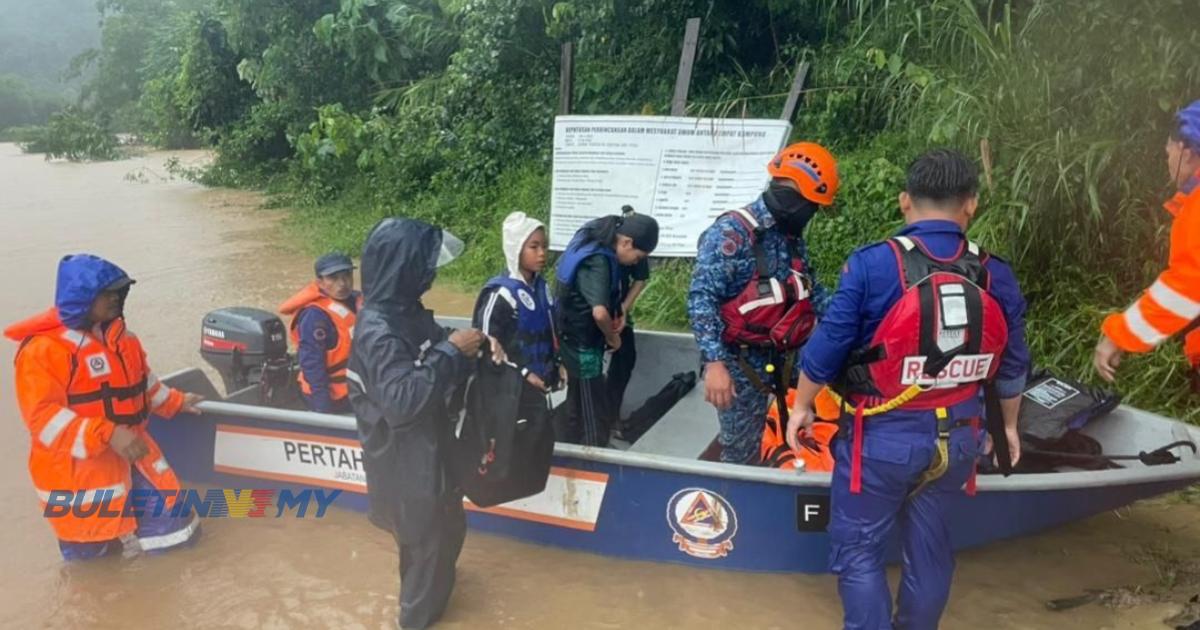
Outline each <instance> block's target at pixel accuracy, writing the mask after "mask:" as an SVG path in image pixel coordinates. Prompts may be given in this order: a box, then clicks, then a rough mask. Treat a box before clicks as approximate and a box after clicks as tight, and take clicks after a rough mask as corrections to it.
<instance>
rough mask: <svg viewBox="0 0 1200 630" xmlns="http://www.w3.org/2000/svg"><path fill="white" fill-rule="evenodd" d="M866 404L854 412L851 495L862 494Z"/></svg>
mask: <svg viewBox="0 0 1200 630" xmlns="http://www.w3.org/2000/svg"><path fill="white" fill-rule="evenodd" d="M864 404H865V403H862V402H860V403H858V407H857V408H856V409H855V410H854V438H853V439H854V446H853V448H852V449H851V455H850V494H861V493H862V449H863V417H864V416H865V415H866V409H865V407H864Z"/></svg>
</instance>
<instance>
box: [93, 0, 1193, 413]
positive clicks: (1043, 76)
mask: <svg viewBox="0 0 1200 630" xmlns="http://www.w3.org/2000/svg"><path fill="white" fill-rule="evenodd" d="M101 8H102V10H103V11H104V16H105V19H104V23H103V40H102V43H101V46H100V48H99V49H98V51H97V52H95V53H94V54H92V55H90V56H89V57H87V58H86V59H88V60H91V61H92V62H93V63H94V66H95V72H96V75H95V77H96V78H95V80H94V81H93V82H92V83H90V84H89V89H88V90H87V94H86V98H85V105H86V106H87V107H88V111H90V112H92V113H94V115H95V116H96V117H97V119H98V120H101V121H112V123H113V124H114V125H118V126H121V125H131V126H132V127H133V128H134V130H136V131H139V132H142V133H144V134H147V135H149V136H150V137H152V138H154V139H155V140H156V141H158V142H160V143H164V144H172V143H174V142H177V140H176V139H178V138H188V139H190V141H199V142H207V143H211V144H213V145H214V146H215V147H216V149H217V152H218V158H217V160H216V163H215V165H214V167H213V168H212V170H211V171H210V172H209V173H208V174H207V181H209V182H212V183H227V184H235V185H270V186H271V187H272V189H273V190H277V191H281V192H286V193H287V194H288V198H289V199H290V201H291V202H293V203H294V204H296V205H298V206H299V207H300V208H301V210H300V211H299V212H298V214H297V216H298V217H299V218H300V219H301V220H302V223H303V225H304V226H305V227H304V229H306V230H308V232H307V233H309V234H311V235H313V236H314V240H315V242H317V243H320V244H322V245H324V244H329V243H332V242H336V243H337V244H339V245H341V246H343V247H346V246H354V245H356V244H357V242H358V240H359V239H361V238H362V237H363V236H364V235H365V231H366V228H367V227H369V225H370V224H371V223H372V222H373V221H374V220H376V219H377V218H378V217H380V216H384V215H387V214H391V213H403V214H408V215H411V216H419V217H422V218H426V219H428V220H431V221H435V222H438V223H441V224H444V225H447V226H449V227H451V228H452V229H454V230H456V232H461V233H462V234H463V235H465V236H467V237H468V240H469V241H470V242H471V244H472V245H473V246H474V249H473V250H472V251H473V253H472V254H471V256H470V257H469V259H468V260H467V261H466V262H464V264H462V265H458V266H456V267H453V268H451V269H450V270H449V272H450V273H451V274H454V275H455V276H456V277H458V278H459V279H461V280H463V281H466V282H470V283H477V282H478V281H479V280H480V279H481V278H482V277H483V276H485V275H487V273H489V272H490V271H492V270H493V269H498V268H500V266H501V264H502V256H501V252H500V250H499V247H498V246H497V243H498V232H499V230H498V227H497V226H498V222H499V218H500V217H502V216H503V214H504V213H506V212H508V211H511V210H514V209H521V210H525V211H527V212H530V213H532V214H535V215H539V216H541V217H542V218H545V215H546V210H547V207H548V205H549V194H548V188H549V176H548V173H549V170H550V146H551V135H552V131H553V117H554V114H555V113H556V110H557V107H558V98H557V88H558V66H559V46H560V44H561V43H563V42H566V41H571V42H574V43H575V47H576V73H575V100H574V103H573V104H574V108H575V110H576V111H577V112H581V113H590V114H642V113H644V114H663V113H666V112H667V111H668V110H669V105H670V99H671V91H672V88H673V84H674V77H675V70H676V64H677V62H678V58H679V45H680V42H681V39H682V33H683V26H684V22H685V20H686V19H687V18H689V17H701V18H702V28H701V34H700V47H699V50H698V55H697V59H696V65H695V73H694V77H693V81H692V86H691V91H690V102H689V106H688V113H689V114H690V115H697V116H722V117H740V116H751V117H775V116H777V115H778V112H779V111H780V108H781V106H782V105H783V102H784V99H785V97H786V92H787V89H788V86H789V85H790V83H791V80H792V73H793V71H794V68H795V67H796V64H797V63H798V62H800V61H810V62H812V64H813V71H812V73H811V74H810V79H809V86H810V87H809V89H808V90H807V91H806V93H805V96H804V99H803V103H802V107H801V110H800V112H799V114H798V115H797V119H796V121H795V132H794V136H795V137H796V138H805V139H812V140H816V141H820V142H824V143H826V144H828V145H829V146H831V147H832V148H833V149H834V150H835V153H836V154H837V155H838V156H839V159H840V162H841V169H842V172H843V189H842V190H843V192H842V193H841V195H840V198H839V203H838V208H837V211H836V213H835V214H830V215H827V216H822V217H820V218H818V219H817V220H816V221H814V222H813V225H812V227H811V228H810V233H809V235H808V237H809V241H810V249H811V251H812V252H813V255H814V257H815V262H816V266H817V268H818V270H819V271H821V272H822V274H823V277H824V279H825V280H826V281H827V282H830V283H832V282H834V281H836V271H837V269H838V268H839V267H840V265H841V261H842V260H843V259H844V257H845V256H846V255H847V254H848V253H849V252H850V251H851V250H852V249H853V248H854V247H855V246H857V245H860V244H862V243H864V242H866V241H869V240H872V239H876V238H879V237H881V236H883V235H885V234H887V233H888V232H889V231H890V230H891V229H893V228H894V227H895V226H896V225H897V224H898V223H899V221H900V217H899V214H898V213H897V211H896V209H895V206H896V202H895V197H896V193H897V192H898V190H899V187H900V185H901V182H902V175H903V171H904V167H905V166H906V164H907V162H908V161H909V160H910V159H912V157H913V156H915V155H916V154H917V153H919V152H920V151H922V150H924V149H927V148H929V147H931V146H935V145H950V146H955V147H957V148H959V149H962V150H964V151H966V152H967V153H968V154H969V155H972V156H977V157H978V158H979V160H980V162H981V163H984V164H986V165H988V171H987V174H986V175H987V176H986V179H987V186H986V187H985V190H984V192H983V200H982V201H983V204H982V206H983V208H984V209H985V210H984V212H982V214H981V216H980V218H979V220H978V221H977V222H976V225H975V226H974V228H973V232H972V233H973V236H974V237H975V238H977V239H979V240H981V241H982V242H983V243H984V244H985V245H987V246H988V247H989V248H991V249H993V250H995V251H997V252H998V253H1000V254H1002V255H1005V256H1007V257H1009V258H1010V259H1011V260H1012V261H1013V262H1014V264H1015V265H1016V267H1017V269H1018V272H1019V275H1020V277H1021V279H1022V281H1023V284H1024V288H1025V290H1026V292H1027V294H1028V296H1029V298H1030V316H1029V321H1030V338H1031V340H1032V343H1033V345H1034V347H1035V349H1036V351H1037V356H1038V357H1039V360H1040V361H1041V362H1042V363H1044V364H1047V365H1050V366H1052V367H1056V368H1059V369H1064V370H1067V371H1070V372H1072V373H1078V374H1082V373H1085V372H1086V365H1087V360H1088V356H1089V352H1090V349H1091V346H1092V345H1093V344H1094V341H1095V337H1096V334H1097V333H1096V327H1097V323H1098V319H1099V317H1100V315H1101V313H1102V312H1103V311H1104V310H1105V309H1110V308H1114V307H1118V306H1120V305H1122V304H1123V303H1125V302H1127V301H1128V300H1130V299H1131V298H1132V296H1133V295H1134V294H1135V293H1136V291H1138V290H1139V289H1140V288H1141V287H1142V286H1144V285H1145V284H1146V283H1147V282H1148V280H1149V279H1150V278H1151V277H1152V274H1153V272H1154V271H1155V269H1156V268H1158V267H1159V266H1161V264H1162V262H1163V253H1164V247H1165V238H1164V234H1163V227H1164V224H1165V221H1166V217H1164V216H1162V213H1158V212H1156V211H1154V210H1153V208H1156V207H1157V205H1158V203H1159V202H1160V201H1161V200H1162V198H1163V197H1164V196H1166V195H1167V194H1168V193H1169V192H1170V190H1169V187H1168V185H1167V182H1166V177H1165V170H1166V169H1165V165H1164V164H1163V163H1162V158H1161V157H1160V156H1161V153H1160V152H1161V146H1162V141H1163V139H1164V138H1165V137H1166V134H1167V131H1168V130H1169V127H1170V125H1171V116H1172V113H1173V112H1174V111H1175V110H1176V109H1177V108H1179V107H1180V106H1181V105H1183V104H1185V103H1186V102H1188V101H1189V100H1191V99H1194V98H1197V97H1200V65H1198V64H1196V63H1194V56H1195V52H1196V51H1197V50H1200V29H1196V28H1195V25H1196V19H1195V15H1194V2H1193V1H1192V0H1127V1H1126V2H1095V1H1093V0H804V1H800V2H796V1H788V0H586V1H585V0H570V1H554V0H168V1H160V0H103V1H102V2H101ZM687 271H688V268H687V262H686V261H681V262H672V263H670V264H666V265H663V266H662V267H661V268H660V269H659V273H656V274H655V277H654V279H653V281H652V283H651V286H650V289H649V291H648V293H647V296H646V300H647V303H648V304H651V305H653V308H651V309H648V311H647V313H646V314H645V315H644V316H643V317H641V318H640V319H642V321H643V322H647V323H655V324H658V325H665V326H673V327H679V326H682V325H683V324H684V323H685V314H684V312H683V308H682V302H683V288H684V284H685V283H686V280H687ZM1178 365H1179V364H1178V352H1177V351H1176V350H1170V351H1168V352H1164V353H1159V354H1158V355H1155V356H1152V357H1147V358H1144V359H1139V360H1137V361H1135V362H1134V366H1133V369H1131V370H1129V372H1128V373H1127V374H1128V375H1129V376H1128V379H1127V381H1126V386H1127V388H1128V393H1130V394H1131V395H1132V397H1133V400H1134V402H1137V403H1140V404H1143V405H1146V406H1151V407H1154V408H1157V409H1160V410H1165V411H1170V412H1173V413H1176V414H1184V413H1188V414H1194V413H1195V412H1192V411H1191V409H1190V408H1189V407H1188V406H1187V405H1186V404H1184V402H1183V400H1182V398H1181V396H1182V395H1181V394H1175V393H1171V394H1167V393H1165V391H1166V390H1165V389H1164V386H1163V383H1164V382H1171V383H1172V384H1171V386H1170V388H1171V389H1170V391H1171V392H1175V391H1183V387H1182V385H1181V384H1179V383H1178V382H1177V380H1178V379H1177V378H1176V377H1177V375H1176V374H1175V372H1176V371H1177V366H1178ZM1172 379H1175V380H1174V381H1173V380H1172ZM1192 406H1193V407H1194V405H1192Z"/></svg>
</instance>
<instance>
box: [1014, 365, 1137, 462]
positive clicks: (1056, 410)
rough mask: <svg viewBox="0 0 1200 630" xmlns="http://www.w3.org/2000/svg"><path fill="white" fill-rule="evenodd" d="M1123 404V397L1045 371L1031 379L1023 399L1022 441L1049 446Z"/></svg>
mask: <svg viewBox="0 0 1200 630" xmlns="http://www.w3.org/2000/svg"><path fill="white" fill-rule="evenodd" d="M1119 404H1121V396H1120V394H1116V393H1114V392H1110V391H1107V390H1103V389H1100V388H1097V387H1089V386H1087V385H1084V384H1083V383H1080V382H1079V381H1075V380H1072V379H1069V378H1063V377H1061V376H1055V375H1053V374H1051V373H1049V372H1047V371H1046V370H1041V371H1039V372H1037V373H1035V374H1034V375H1033V377H1032V378H1030V379H1029V381H1028V383H1027V384H1026V386H1025V394H1024V396H1023V397H1022V400H1021V421H1020V424H1019V426H1020V427H1021V437H1022V442H1024V441H1025V440H1026V439H1030V438H1032V439H1033V440H1034V441H1035V442H1040V443H1041V444H1042V445H1045V443H1047V442H1053V441H1056V440H1059V439H1061V438H1062V437H1063V436H1065V435H1066V434H1067V432H1068V431H1071V430H1078V429H1082V428H1083V427H1084V425H1086V424H1087V423H1088V422H1089V421H1091V420H1092V419H1093V418H1099V417H1100V416H1103V415H1106V414H1108V413H1109V412H1110V411H1112V410H1113V409H1116V408H1117V405H1119Z"/></svg>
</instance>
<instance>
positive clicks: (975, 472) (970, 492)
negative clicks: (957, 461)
mask: <svg viewBox="0 0 1200 630" xmlns="http://www.w3.org/2000/svg"><path fill="white" fill-rule="evenodd" d="M971 439H972V440H974V443H975V444H978V443H979V418H971ZM978 476H979V458H978V457H976V458H975V460H974V461H973V462H971V474H970V475H969V476H968V477H967V489H966V492H967V496H969V497H973V496H975V481H976V477H978Z"/></svg>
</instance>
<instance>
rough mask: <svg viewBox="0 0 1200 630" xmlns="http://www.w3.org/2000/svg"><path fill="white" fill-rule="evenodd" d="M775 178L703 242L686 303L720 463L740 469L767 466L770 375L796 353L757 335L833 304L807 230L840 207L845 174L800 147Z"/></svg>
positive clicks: (771, 168)
mask: <svg viewBox="0 0 1200 630" xmlns="http://www.w3.org/2000/svg"><path fill="white" fill-rule="evenodd" d="M767 172H768V173H769V174H770V175H771V183H770V185H769V187H768V188H767V190H766V191H765V192H764V193H763V194H762V195H761V196H760V197H759V198H758V199H756V200H755V201H754V202H753V203H751V204H750V205H749V206H747V207H745V208H741V209H739V210H737V211H734V212H729V213H727V214H724V215H721V216H720V217H718V218H717V220H716V221H715V222H714V223H713V224H712V225H711V226H709V228H708V229H706V230H705V231H704V233H703V234H701V236H700V243H699V247H698V250H697V252H696V266H695V269H694V270H693V271H692V283H691V286H690V288H689V290H688V298H687V309H688V319H689V320H690V321H691V324H692V332H693V333H694V334H695V336H696V344H697V345H698V346H699V347H700V357H701V360H702V361H703V362H704V389H705V400H707V401H708V402H709V403H711V404H712V405H713V406H714V407H716V408H717V411H718V415H719V417H720V422H721V432H720V435H719V437H718V440H719V442H720V444H721V461H723V462H730V463H735V464H758V463H759V459H760V445H761V443H762V436H763V427H764V425H765V424H766V417H767V404H768V402H769V400H770V397H769V395H768V393H767V391H765V390H766V389H767V387H770V386H769V385H767V383H769V382H770V381H771V380H772V378H773V376H774V374H768V372H767V369H766V366H767V365H768V364H769V363H770V364H775V363H778V364H781V365H782V364H786V363H788V356H793V357H794V351H795V350H796V347H797V345H796V344H784V346H791V347H783V348H780V347H778V345H779V344H774V343H772V342H771V341H770V340H769V339H766V338H765V337H767V335H762V334H757V333H755V332H753V331H758V330H766V329H769V328H771V327H772V326H774V325H775V324H777V323H778V316H779V315H780V314H781V313H784V312H786V311H788V310H789V309H790V308H792V307H794V306H796V304H797V303H798V302H802V301H811V308H812V309H814V310H815V311H816V312H818V313H819V312H820V310H821V308H822V307H823V304H824V302H825V300H826V295H827V294H826V292H825V290H824V288H823V287H821V286H820V285H819V284H817V283H816V282H815V281H814V278H815V276H814V274H813V273H812V270H811V268H810V267H809V265H808V255H807V250H806V247H805V243H804V227H805V226H806V225H807V224H808V221H809V220H810V219H811V218H812V217H813V215H814V214H815V213H816V211H817V209H818V208H819V207H820V206H828V205H831V204H832V203H833V199H834V196H835V195H836V194H837V187H838V174H837V164H836V162H835V161H834V158H833V156H832V155H831V154H830V153H829V151H827V150H825V148H823V147H821V146H820V145H816V144H812V143H807V142H800V143H796V144H793V145H790V146H788V147H786V148H785V149H783V150H782V151H780V152H779V154H778V155H777V156H776V157H775V158H774V159H772V160H771V162H770V163H768V165H767ZM760 254H761V256H760ZM800 276H804V280H803V282H804V286H803V287H800V290H799V293H796V292H794V291H792V290H791V289H790V288H788V285H789V284H790V282H791V281H792V280H793V279H797V278H799V277H800ZM767 280H769V281H770V283H769V284H768V283H767ZM760 281H762V282H760ZM759 287H762V288H763V289H764V290H763V291H762V295H759V293H758V288H759ZM747 292H751V293H752V294H750V293H747ZM805 294H807V295H805ZM805 308H809V307H808V306H805ZM772 320H774V321H772ZM808 330H811V328H809V329H808ZM806 332H807V331H806ZM801 341H802V340H801Z"/></svg>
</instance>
